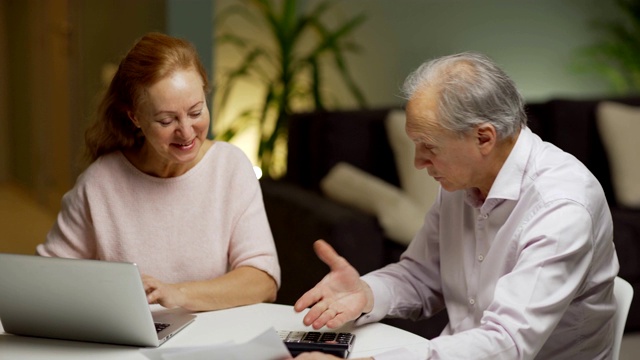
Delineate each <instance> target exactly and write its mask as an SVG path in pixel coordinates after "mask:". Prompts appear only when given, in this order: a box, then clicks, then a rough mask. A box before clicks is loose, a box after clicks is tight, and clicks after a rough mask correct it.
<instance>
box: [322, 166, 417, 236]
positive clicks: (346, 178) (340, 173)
mask: <svg viewBox="0 0 640 360" xmlns="http://www.w3.org/2000/svg"><path fill="white" fill-rule="evenodd" d="M320 188H321V189H322V191H323V192H324V193H325V195H326V196H327V197H329V198H331V199H333V200H335V201H337V202H339V203H342V204H345V205H349V206H353V207H355V208H357V209H359V210H361V211H363V212H365V213H367V214H371V215H375V216H376V217H377V219H378V222H379V223H380V226H381V227H382V229H383V230H384V234H385V235H386V236H387V237H388V238H389V239H391V240H393V241H395V242H398V243H400V244H403V245H407V244H409V242H410V241H411V240H412V239H413V236H414V235H415V233H416V232H417V231H418V229H419V228H420V226H421V225H422V222H423V218H424V214H425V211H424V210H423V209H422V206H420V205H419V204H417V203H416V202H415V201H413V200H412V198H410V197H409V196H407V195H406V194H405V193H404V192H403V191H402V190H401V189H400V188H398V187H396V186H394V185H391V184H389V183H387V182H385V181H384V180H382V179H380V178H378V177H376V176H373V175H371V174H369V173H367V172H365V171H363V170H360V169H358V168H357V167H355V166H352V165H350V164H348V163H345V162H340V163H338V164H336V165H335V166H334V167H333V168H332V169H331V170H330V171H329V173H328V174H327V176H325V177H324V178H323V179H322V181H321V182H320Z"/></svg>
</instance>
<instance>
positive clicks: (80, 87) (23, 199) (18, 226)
mask: <svg viewBox="0 0 640 360" xmlns="http://www.w3.org/2000/svg"><path fill="white" fill-rule="evenodd" d="M252 3H255V2H251V1H249V2H242V1H237V0H217V1H216V0H134V1H131V0H0V184H1V185H0V225H1V226H2V229H3V236H2V237H1V238H0V251H17V252H28V253H31V252H33V246H34V244H37V243H39V242H41V241H42V240H43V238H44V235H45V234H46V231H47V230H48V228H49V227H50V226H51V224H52V222H53V219H54V216H55V214H56V212H57V210H58V207H59V203H60V198H61V197H62V195H63V194H64V193H65V192H66V191H67V190H68V189H70V188H71V186H72V185H73V183H74V181H75V178H76V177H77V175H78V174H79V173H80V171H82V163H81V162H80V158H81V155H82V150H83V133H84V130H85V128H86V127H87V125H88V124H89V123H90V122H91V121H92V116H93V113H94V111H95V107H96V103H97V100H98V99H99V96H100V94H101V91H102V90H103V89H104V87H105V84H106V83H108V81H109V79H110V76H111V74H112V73H113V71H114V67H115V66H117V63H118V61H119V59H120V57H121V56H122V55H123V54H124V53H125V52H126V51H127V50H128V49H129V47H130V46H131V45H132V44H133V42H134V41H135V40H136V39H137V38H139V37H140V36H141V35H142V34H144V33H145V32H148V31H162V32H166V33H169V34H171V35H175V36H180V37H185V38H187V39H189V40H190V41H192V42H193V43H194V44H195V45H196V47H197V48H198V51H199V52H200V55H201V57H202V60H203V62H205V66H206V67H207V68H208V71H209V73H210V76H211V79H212V80H213V81H214V83H215V84H216V88H215V89H216V90H218V87H217V86H218V84H219V83H220V79H222V78H223V77H224V76H225V74H227V73H228V71H229V70H230V69H233V68H234V67H235V66H237V64H238V62H239V61H241V60H242V59H243V58H242V56H243V55H242V53H241V52H238V48H237V47H235V48H234V47H233V46H229V45H228V44H226V43H223V42H222V41H220V40H219V38H218V37H217V34H221V33H224V32H225V31H227V32H229V31H230V32H232V33H234V34H236V35H237V36H243V37H245V38H253V39H254V40H256V39H257V40H258V41H259V42H263V43H267V42H268V41H269V39H268V36H269V32H268V31H264V30H261V29H268V26H267V27H265V26H266V25H264V24H258V22H259V21H257V20H256V21H252V20H247V19H251V18H250V17H245V18H243V17H238V18H237V19H233V17H231V16H227V17H221V13H222V12H223V10H224V9H228V8H229V7H232V6H237V5H239V6H244V7H246V8H247V10H248V12H249V13H250V12H251V11H254V13H255V8H254V9H252V8H251V7H252V6H254V5H252ZM271 3H272V5H273V6H274V7H277V6H280V5H282V3H283V1H273V2H271ZM294 3H295V5H296V10H295V11H296V12H297V13H299V14H303V13H304V12H305V11H310V10H309V9H314V8H316V7H317V6H318V5H319V4H321V3H323V1H320V0H300V1H297V2H294ZM254 7H255V6H254ZM359 15H363V19H362V21H360V22H359V23H358V25H357V26H356V27H354V29H352V31H351V32H350V33H349V34H348V35H349V36H348V47H347V46H345V49H347V48H348V49H349V50H353V51H344V63H345V64H346V68H347V70H348V72H349V74H350V76H351V77H352V79H353V82H354V83H355V84H357V86H358V87H359V89H360V91H361V93H362V96H363V98H364V99H366V106H368V107H371V108H376V107H388V106H401V105H402V103H403V101H402V99H401V98H400V97H398V89H399V86H400V85H401V84H402V81H403V80H404V78H405V77H406V76H407V74H408V73H409V72H410V71H412V70H413V69H414V68H415V67H417V66H418V65H419V64H420V63H421V62H423V61H424V60H426V59H429V58H433V57H437V56H441V55H445V54H449V53H454V52H460V51H480V52H483V53H486V54H487V55H489V56H491V57H492V58H494V59H495V60H496V61H497V62H498V63H499V64H500V65H502V66H503V68H504V69H505V70H506V71H507V72H508V73H509V75H511V76H512V78H513V79H514V80H515V81H516V83H517V85H518V86H519V88H520V89H521V91H522V93H523V95H524V96H525V98H526V99H527V101H543V100H545V99H550V98H558V97H565V98H590V97H603V96H608V95H615V94H617V91H618V90H617V89H616V88H615V87H614V86H612V84H611V83H610V82H609V81H608V80H607V79H606V78H605V77H603V76H602V75H601V74H599V73H597V72H593V71H582V70H580V67H579V66H578V65H577V64H578V63H579V62H580V56H581V55H580V54H581V53H580V51H581V49H583V48H584V47H586V46H589V45H591V44H593V43H594V42H596V41H598V40H599V37H600V36H601V34H600V33H599V32H598V29H597V27H596V26H595V25H594V22H596V21H611V22H617V21H619V20H621V19H623V15H624V14H621V13H620V12H619V9H618V7H617V6H616V1H614V0H561V1H558V0H483V1H477V0H395V1H388V0H348V1H336V2H334V3H333V5H332V6H331V8H330V9H328V10H327V11H326V13H325V16H324V20H323V21H324V22H325V23H326V26H327V28H331V26H332V25H336V26H339V25H340V24H343V23H345V22H346V21H348V20H349V19H352V18H353V17H354V16H359ZM258 20H260V19H259V18H258ZM261 26H262V27H261ZM262 39H264V40H262ZM301 41H302V43H303V45H304V44H305V43H309V44H310V43H311V40H304V39H303V40H301ZM322 76H323V78H324V80H323V83H322V88H323V91H325V92H326V94H327V95H326V98H327V99H329V100H328V101H326V107H327V108H329V109H351V108H357V107H359V106H362V104H361V103H359V102H358V101H357V100H356V99H355V98H354V97H352V96H350V89H349V88H348V87H346V86H345V85H344V82H343V81H342V80H344V78H341V76H342V73H341V72H339V71H337V70H336V69H335V67H333V68H329V69H328V70H327V71H325V72H324V73H322ZM262 85H264V84H260V83H258V84H251V83H250V82H246V83H245V84H239V85H238V86H236V87H235V88H234V89H233V91H232V92H231V93H230V96H229V99H228V101H227V102H226V105H225V109H226V110H225V112H224V114H219V113H217V111H216V110H218V109H216V106H217V104H218V102H217V100H216V99H215V96H216V93H215V92H214V94H212V98H211V104H210V107H212V108H213V109H212V114H213V115H212V123H213V126H212V129H213V130H214V131H213V133H214V135H215V133H216V132H220V133H221V132H223V131H224V130H225V129H226V128H228V126H229V124H233V123H234V121H236V119H237V118H238V114H237V111H240V110H241V109H243V108H246V107H247V106H252V104H253V103H256V104H257V103H259V101H260V99H261V96H262V94H263V91H264V90H263V87H262ZM218 93H219V92H218ZM308 109H309V105H308V104H305V103H304V102H301V103H300V104H299V107H298V108H296V109H294V110H293V111H306V110H308ZM234 110H235V112H234ZM256 136H259V135H257V134H256V133H255V131H253V132H252V130H251V126H247V127H246V128H245V129H244V131H243V132H242V133H238V134H235V136H233V138H230V141H232V142H234V143H236V144H238V145H239V146H240V147H242V148H243V149H244V150H245V151H246V153H247V155H248V156H249V158H250V159H251V160H252V161H253V162H254V163H256V164H259V162H260V158H259V157H258V156H257V155H256V152H257V150H256V149H257V145H256V144H257V142H256V141H255V137H256Z"/></svg>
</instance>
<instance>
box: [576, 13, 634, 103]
mask: <svg viewBox="0 0 640 360" xmlns="http://www.w3.org/2000/svg"><path fill="white" fill-rule="evenodd" d="M616 6H617V7H618V9H619V10H620V11H621V14H622V15H623V16H622V19H615V20H609V21H606V20H600V19H598V20H595V21H594V23H593V24H594V28H595V29H596V30H597V31H598V32H599V33H600V34H601V35H602V38H601V40H599V41H598V42H595V43H594V44H592V45H589V46H586V47H583V48H581V49H580V50H579V51H578V54H577V55H578V58H577V61H576V68H577V69H578V70H580V71H590V72H596V73H599V74H601V75H603V76H604V77H605V78H606V79H607V80H608V81H609V82H610V83H611V85H612V86H613V89H614V90H615V91H616V92H617V93H619V94H624V95H630V94H637V93H638V92H639V91H640V0H616Z"/></svg>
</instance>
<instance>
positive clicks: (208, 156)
mask: <svg viewBox="0 0 640 360" xmlns="http://www.w3.org/2000/svg"><path fill="white" fill-rule="evenodd" d="M207 90H208V81H207V76H206V72H205V70H204V67H203V66H202V64H201V62H200V60H199V58H198V56H197V53H196V51H195V49H194V47H193V46H192V45H191V44H190V43H188V42H186V41H184V40H181V39H177V38H173V37H170V36H167V35H164V34H159V33H150V34H147V35H145V36H144V37H142V38H141V39H140V40H139V41H138V42H137V43H136V44H135V45H134V47H133V48H132V49H131V50H130V51H129V52H128V54H127V55H126V56H125V58H124V59H123V60H122V61H121V63H120V65H119V67H118V70H117V72H116V74H115V75H114V78H113V80H112V81H111V84H110V86H109V88H108V90H107V93H106V94H105V96H104V98H103V100H102V103H101V104H100V107H99V109H98V119H97V122H96V123H95V124H94V125H93V126H92V127H90V128H89V129H88V131H87V133H86V139H85V141H86V147H87V154H88V157H89V160H90V161H91V164H90V166H89V167H88V168H87V169H86V170H85V171H84V172H83V173H82V174H81V175H80V176H79V177H78V180H77V183H76V184H75V186H74V187H73V189H71V190H70V191H69V192H68V193H67V194H65V196H64V197H63V199H62V208H61V211H60V213H59V214H58V218H57V221H56V223H55V224H54V226H53V228H52V229H51V230H50V232H49V234H48V235H47V238H46V242H45V243H44V244H40V245H38V247H37V253H38V254H39V255H43V256H58V257H72V258H87V259H99V260H107V261H126V262H135V263H137V264H138V266H139V268H140V271H141V273H142V274H143V275H142V279H143V283H144V287H145V290H146V292H147V297H148V301H149V303H159V304H161V305H162V306H165V307H168V308H172V307H183V308H185V309H188V310H192V311H203V310H214V309H222V308H229V307H234V306H239V305H246V304H250V303H257V302H264V301H274V300H275V297H276V292H277V289H278V286H279V283H280V267H279V264H278V259H277V254H276V249H275V245H274V242H273V237H272V235H271V231H270V228H269V224H268V222H267V217H266V213H265V210H264V204H263V202H262V193H261V190H260V186H259V183H258V181H257V180H256V177H255V175H254V172H253V168H252V166H251V164H250V162H249V160H248V159H247V158H246V156H245V155H244V154H243V153H242V152H241V151H240V150H239V149H238V148H236V147H235V146H233V145H231V144H228V143H225V142H214V141H211V140H208V139H207V138H206V136H207V130H208V126H209V111H208V109H207V102H206V96H207V92H208V91H207Z"/></svg>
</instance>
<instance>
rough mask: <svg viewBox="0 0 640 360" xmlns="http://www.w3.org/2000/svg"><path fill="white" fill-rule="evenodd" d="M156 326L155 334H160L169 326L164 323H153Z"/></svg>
mask: <svg viewBox="0 0 640 360" xmlns="http://www.w3.org/2000/svg"><path fill="white" fill-rule="evenodd" d="M154 324H155V325H156V332H160V331H162V330H164V329H166V328H167V327H169V325H170V324H166V323H154Z"/></svg>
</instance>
